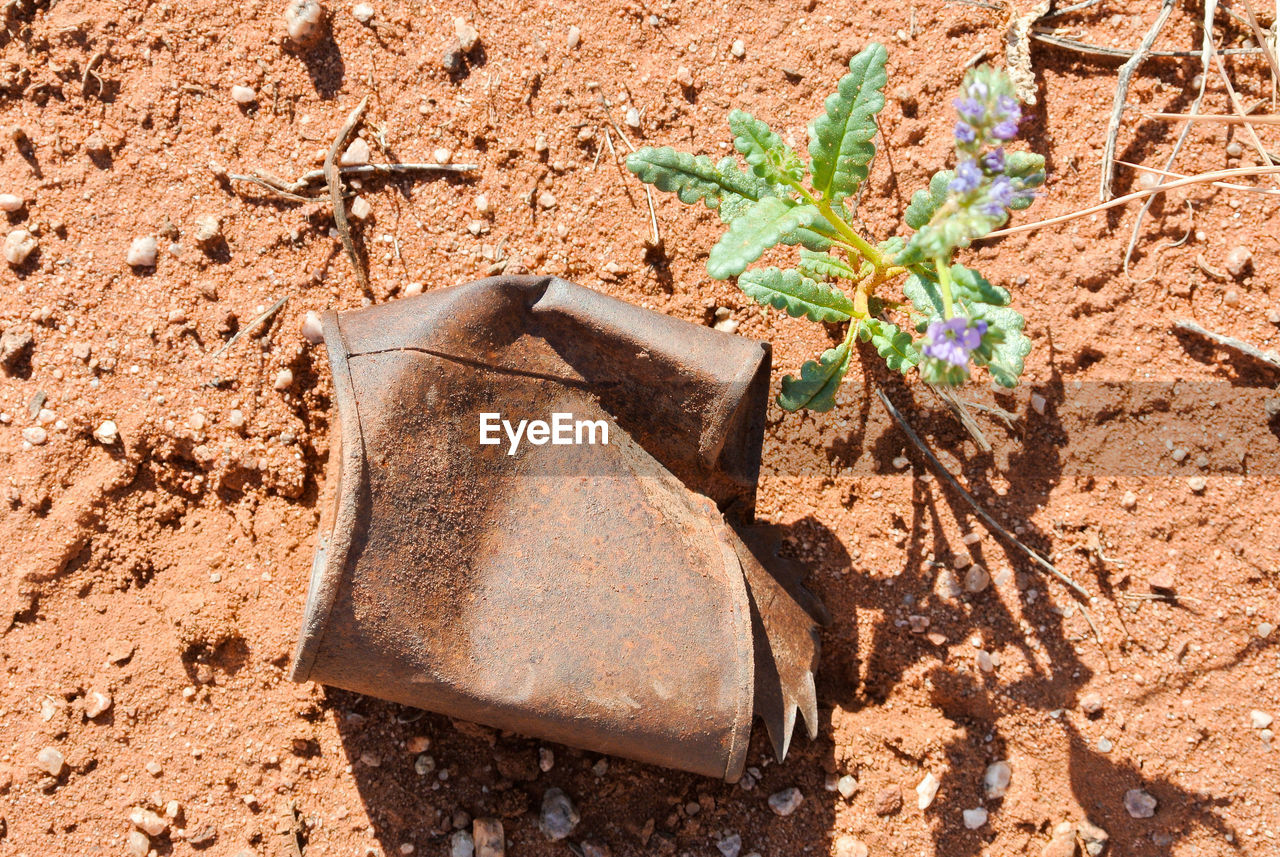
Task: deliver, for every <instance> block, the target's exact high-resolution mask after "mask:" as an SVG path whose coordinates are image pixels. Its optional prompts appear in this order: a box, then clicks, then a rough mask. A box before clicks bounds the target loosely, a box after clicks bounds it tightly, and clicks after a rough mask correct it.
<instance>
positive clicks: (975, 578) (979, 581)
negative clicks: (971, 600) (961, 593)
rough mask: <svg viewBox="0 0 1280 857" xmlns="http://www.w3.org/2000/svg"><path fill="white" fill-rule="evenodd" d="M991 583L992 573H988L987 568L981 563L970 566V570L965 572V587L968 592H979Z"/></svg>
mask: <svg viewBox="0 0 1280 857" xmlns="http://www.w3.org/2000/svg"><path fill="white" fill-rule="evenodd" d="M990 585H991V575H989V574H987V570H986V569H985V568H983V567H982V566H980V565H974V566H970V568H969V570H968V571H966V572H965V573H964V588H965V591H966V592H969V593H973V594H977V593H979V592H981V591H982V590H984V589H986V588H987V587H988V586H990Z"/></svg>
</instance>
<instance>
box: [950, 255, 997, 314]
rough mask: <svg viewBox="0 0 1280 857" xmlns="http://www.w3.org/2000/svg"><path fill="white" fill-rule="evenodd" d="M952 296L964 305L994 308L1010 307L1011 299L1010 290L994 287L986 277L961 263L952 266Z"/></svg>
mask: <svg viewBox="0 0 1280 857" xmlns="http://www.w3.org/2000/svg"><path fill="white" fill-rule="evenodd" d="M951 296H952V297H954V298H955V299H956V300H958V301H960V302H962V303H972V304H991V305H992V306H1008V305H1009V301H1010V299H1011V298H1010V295H1009V290H1008V289H1002V288H1000V287H999V286H995V285H992V284H991V282H990V281H989V280H988V279H987V278H986V277H984V276H982V275H981V274H979V273H978V272H977V271H975V270H973V269H972V268H966V267H965V266H964V265H961V264H959V263H956V264H953V265H952V266H951Z"/></svg>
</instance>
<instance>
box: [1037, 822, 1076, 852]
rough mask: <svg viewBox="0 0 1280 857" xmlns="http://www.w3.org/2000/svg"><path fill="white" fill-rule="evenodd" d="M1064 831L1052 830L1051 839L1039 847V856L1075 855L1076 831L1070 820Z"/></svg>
mask: <svg viewBox="0 0 1280 857" xmlns="http://www.w3.org/2000/svg"><path fill="white" fill-rule="evenodd" d="M1065 823H1066V830H1065V831H1057V830H1055V831H1054V834H1053V839H1051V840H1049V842H1048V843H1047V844H1046V845H1045V846H1044V848H1041V849H1040V857H1076V832H1075V830H1074V829H1073V828H1072V826H1071V822H1065Z"/></svg>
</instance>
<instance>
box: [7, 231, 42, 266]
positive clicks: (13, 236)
mask: <svg viewBox="0 0 1280 857" xmlns="http://www.w3.org/2000/svg"><path fill="white" fill-rule="evenodd" d="M39 243H40V242H38V241H37V240H36V237H35V236H34V235H32V234H31V233H30V232H28V231H27V230H25V229H15V230H13V231H12V232H10V233H9V234H8V236H6V237H5V239H4V260H5V261H6V262H8V263H9V264H10V265H12V266H13V267H15V268H16V267H18V266H19V265H21V264H22V263H23V262H25V261H27V257H28V256H30V255H31V254H32V253H33V252H35V249H36V247H37V246H39Z"/></svg>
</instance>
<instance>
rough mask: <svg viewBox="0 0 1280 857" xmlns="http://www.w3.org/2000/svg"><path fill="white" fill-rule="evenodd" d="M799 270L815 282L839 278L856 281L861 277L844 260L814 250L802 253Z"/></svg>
mask: <svg viewBox="0 0 1280 857" xmlns="http://www.w3.org/2000/svg"><path fill="white" fill-rule="evenodd" d="M799 268H800V273H802V274H804V275H805V276H806V277H809V278H811V279H814V280H830V279H835V278H837V277H843V278H844V279H846V280H856V279H858V277H859V276H860V275H859V273H858V272H857V271H855V270H854V269H853V267H852V266H851V265H850V264H849V263H848V262H846V261H845V260H844V259H840V258H838V257H836V256H832V255H831V254H830V253H818V252H815V251H813V250H801V251H800V265H799Z"/></svg>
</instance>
